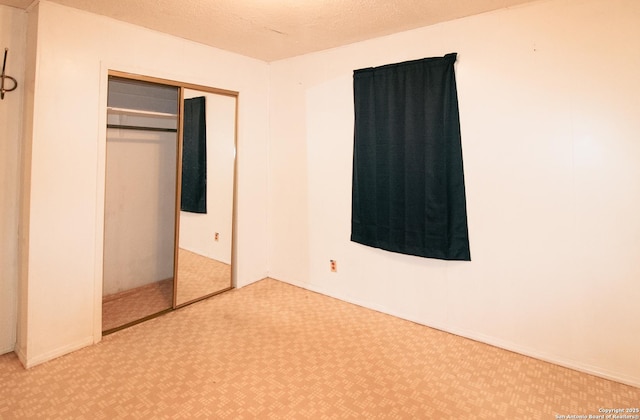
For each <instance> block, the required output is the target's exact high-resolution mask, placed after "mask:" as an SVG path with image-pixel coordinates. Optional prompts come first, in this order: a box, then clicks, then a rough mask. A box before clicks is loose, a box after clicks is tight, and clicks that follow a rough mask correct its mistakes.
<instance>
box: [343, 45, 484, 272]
mask: <svg viewBox="0 0 640 420" xmlns="http://www.w3.org/2000/svg"><path fill="white" fill-rule="evenodd" d="M455 61H456V54H455V53H453V54H447V55H446V56H444V57H437V58H425V59H422V60H415V61H408V62H404V63H399V64H390V65H386V66H381V67H376V68H366V69H361V70H356V71H354V74H353V91H354V105H355V130H354V155H353V191H352V199H353V200H352V216H351V240H352V241H354V242H358V243H361V244H364V245H368V246H372V247H376V248H381V249H385V250H388V251H393V252H399V253H402V254H409V255H417V256H421V257H430V258H439V259H444V260H465V261H470V260H471V256H470V252H469V235H468V229H467V210H466V202H465V188H464V174H463V168H462V146H461V139H460V120H459V114H458V98H457V92H456V81H455V74H454V63H455Z"/></svg>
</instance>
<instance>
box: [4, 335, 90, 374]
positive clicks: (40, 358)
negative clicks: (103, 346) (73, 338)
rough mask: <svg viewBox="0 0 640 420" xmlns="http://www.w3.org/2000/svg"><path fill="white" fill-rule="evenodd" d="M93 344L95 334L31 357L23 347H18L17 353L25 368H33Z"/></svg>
mask: <svg viewBox="0 0 640 420" xmlns="http://www.w3.org/2000/svg"><path fill="white" fill-rule="evenodd" d="M92 344H93V336H89V337H85V338H84V339H82V340H79V341H77V342H75V343H71V344H69V345H66V346H64V347H60V348H57V349H54V350H51V351H48V352H46V353H43V354H39V355H36V356H31V357H29V358H28V357H27V355H26V354H25V352H24V351H22V349H18V348H17V347H16V350H15V351H16V354H17V355H18V358H19V359H20V361H21V362H22V364H23V365H24V367H25V368H27V369H29V368H32V367H34V366H37V365H39V364H42V363H45V362H48V361H49V360H53V359H55V358H57V357H60V356H64V355H65V354H68V353H71V352H74V351H76V350H80V349H81V348H84V347H87V346H90V345H92Z"/></svg>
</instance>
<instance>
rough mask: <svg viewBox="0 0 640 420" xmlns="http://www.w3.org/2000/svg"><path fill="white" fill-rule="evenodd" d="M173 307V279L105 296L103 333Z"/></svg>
mask: <svg viewBox="0 0 640 420" xmlns="http://www.w3.org/2000/svg"><path fill="white" fill-rule="evenodd" d="M172 306H173V279H166V280H162V281H158V282H154V283H150V284H147V285H144V286H141V287H136V288H135V289H130V290H125V291H123V292H119V293H115V294H112V295H108V296H104V297H103V299H102V331H108V330H111V329H114V328H118V327H121V326H123V325H126V324H129V323H131V322H135V321H138V320H140V319H142V318H145V317H147V316H150V315H154V314H157V313H158V312H162V311H164V310H166V309H169V308H171V307H172Z"/></svg>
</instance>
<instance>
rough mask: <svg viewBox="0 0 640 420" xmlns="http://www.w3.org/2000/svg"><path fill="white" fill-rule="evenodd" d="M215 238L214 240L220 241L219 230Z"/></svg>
mask: <svg viewBox="0 0 640 420" xmlns="http://www.w3.org/2000/svg"><path fill="white" fill-rule="evenodd" d="M213 240H214V241H216V242H218V241H219V240H220V234H219V233H218V232H216V233H215V234H214V235H213Z"/></svg>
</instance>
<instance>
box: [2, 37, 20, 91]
mask: <svg viewBox="0 0 640 420" xmlns="http://www.w3.org/2000/svg"><path fill="white" fill-rule="evenodd" d="M8 53H9V48H5V49H4V60H3V61H2V74H0V79H2V83H0V99H4V94H5V93H6V92H12V91H14V90H16V88H17V87H18V81H17V80H16V79H14V78H13V77H11V76H7V75H6V74H5V73H4V71H5V68H6V67H7V54H8ZM5 79H9V80H11V81H12V82H13V87H12V88H5V87H4V81H5Z"/></svg>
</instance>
